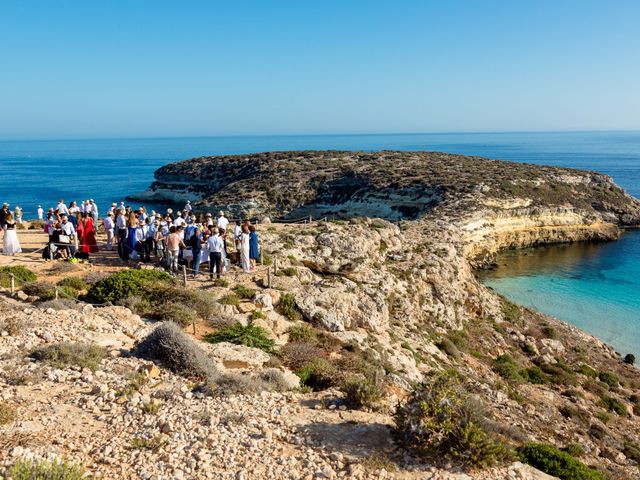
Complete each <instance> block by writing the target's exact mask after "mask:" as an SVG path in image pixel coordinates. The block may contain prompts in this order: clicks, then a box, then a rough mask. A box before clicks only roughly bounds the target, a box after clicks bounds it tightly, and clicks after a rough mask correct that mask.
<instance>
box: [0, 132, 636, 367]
mask: <svg viewBox="0 0 640 480" xmlns="http://www.w3.org/2000/svg"><path fill="white" fill-rule="evenodd" d="M301 149H337V150H381V149H388V150H431V151H444V152H450V153H461V154H468V155H480V156H486V157H491V158H496V159H501V160H512V161H517V162H527V163H536V164H547V165H554V166H563V167H573V168H582V169H591V170H598V171H601V172H604V173H607V174H609V175H611V176H612V177H613V179H614V180H615V181H616V182H617V183H618V184H619V185H620V186H622V187H623V188H625V189H626V190H627V191H628V192H629V193H631V194H632V195H634V196H636V197H640V132H561V133H474V134H469V133H449V134H393V135H316V136H312V135H308V136H304V135H300V136H251V137H249V136H247V137H208V138H156V139H107V140H56V141H3V142H0V171H1V172H2V174H1V175H0V197H1V198H0V201H6V202H10V203H11V205H12V206H15V205H20V206H21V207H22V208H23V210H24V212H25V216H26V217H33V216H34V215H35V210H36V208H37V205H38V204H42V205H43V207H50V206H54V205H55V203H56V201H57V199H58V198H60V197H64V198H65V199H66V200H81V199H87V198H93V199H94V200H96V202H97V203H98V205H99V207H100V209H101V211H102V212H104V211H105V209H106V208H107V207H108V205H110V204H111V202H114V201H120V200H124V197H126V196H127V195H129V194H132V193H137V192H140V191H142V190H144V189H145V188H146V187H147V186H149V184H150V183H151V182H152V181H153V172H154V170H155V169H156V168H158V167H160V166H162V165H164V164H166V163H169V162H173V161H176V160H182V159H187V158H191V157H195V156H200V155H221V154H234V153H252V152H260V151H267V150H301ZM146 206H147V207H150V208H154V207H156V206H155V205H149V204H147V205H146ZM501 263H502V264H503V266H501V267H500V268H498V269H497V270H496V271H494V272H491V273H490V274H488V276H487V278H486V282H487V283H488V284H489V285H491V286H492V287H494V288H495V289H496V290H498V291H500V292H501V293H503V294H504V295H506V296H507V297H509V298H511V299H513V300H515V301H517V302H519V303H522V304H526V305H530V306H532V307H535V308H537V309H539V310H541V311H543V312H545V313H548V314H551V315H554V316H557V317H559V318H561V319H564V320H567V321H570V322H572V323H574V324H576V325H577V326H579V327H581V328H583V329H585V330H587V331H589V332H591V333H593V334H595V335H597V336H599V337H600V338H602V339H603V340H605V341H607V342H610V343H611V344H612V345H614V346H615V347H616V348H617V349H619V350H620V352H621V353H628V352H633V353H635V354H636V356H638V357H640V284H639V283H638V282H639V280H638V278H640V231H632V232H629V233H627V234H626V235H625V236H624V237H623V238H622V239H621V240H620V241H618V242H612V243H607V244H603V245H570V246H560V247H550V248H547V249H541V250H537V251H531V252H528V253H526V254H524V255H516V256H512V257H503V258H502V260H501ZM505 265H506V266H505Z"/></svg>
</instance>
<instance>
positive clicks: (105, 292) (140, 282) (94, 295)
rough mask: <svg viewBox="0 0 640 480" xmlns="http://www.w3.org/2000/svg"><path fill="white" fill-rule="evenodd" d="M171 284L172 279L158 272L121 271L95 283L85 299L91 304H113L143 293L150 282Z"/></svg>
mask: <svg viewBox="0 0 640 480" xmlns="http://www.w3.org/2000/svg"><path fill="white" fill-rule="evenodd" d="M157 281H164V282H172V277H171V276H170V275H169V274H168V273H166V272H162V271H158V270H133V269H129V270H122V271H120V272H117V273H114V274H113V275H110V276H109V277H107V278H105V279H104V280H100V281H99V282H97V283H95V284H94V285H92V286H91V288H90V289H89V292H88V294H87V298H88V300H89V301H90V302H92V303H107V302H111V303H115V302H117V301H119V300H124V299H126V298H129V297H133V296H134V295H139V294H141V293H142V292H143V290H144V287H145V286H146V285H148V284H149V283H151V282H157Z"/></svg>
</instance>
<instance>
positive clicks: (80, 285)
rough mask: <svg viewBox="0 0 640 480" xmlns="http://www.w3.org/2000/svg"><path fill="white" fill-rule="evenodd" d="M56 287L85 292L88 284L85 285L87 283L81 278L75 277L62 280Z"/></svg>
mask: <svg viewBox="0 0 640 480" xmlns="http://www.w3.org/2000/svg"><path fill="white" fill-rule="evenodd" d="M57 285H58V286H59V287H69V288H72V289H74V290H79V291H81V290H87V289H88V288H89V284H87V282H85V281H84V280H83V279H82V278H80V277H76V276H71V277H66V278H63V279H62V280H60V281H59V282H58V283H57Z"/></svg>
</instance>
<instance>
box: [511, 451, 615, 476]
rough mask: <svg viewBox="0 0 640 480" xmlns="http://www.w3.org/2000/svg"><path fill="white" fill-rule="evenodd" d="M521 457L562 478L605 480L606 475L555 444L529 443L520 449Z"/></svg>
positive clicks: (526, 461)
mask: <svg viewBox="0 0 640 480" xmlns="http://www.w3.org/2000/svg"><path fill="white" fill-rule="evenodd" d="M518 453H519V455H520V459H521V460H522V461H523V462H525V463H528V464H530V465H532V466H534V467H536V468H537V469H539V470H542V471H543V472H545V473H548V474H549V475H553V476H555V477H558V478H560V479H561V480H605V477H604V476H603V475H602V474H601V473H600V472H598V471H597V470H594V469H593V468H590V467H588V466H586V465H585V464H584V463H582V462H581V461H579V460H577V459H576V458H574V457H572V456H571V455H570V454H569V453H567V452H563V451H562V450H559V449H558V448H556V447H554V446H553V445H549V444H545V443H528V444H526V445H524V446H522V447H520V448H519V449H518Z"/></svg>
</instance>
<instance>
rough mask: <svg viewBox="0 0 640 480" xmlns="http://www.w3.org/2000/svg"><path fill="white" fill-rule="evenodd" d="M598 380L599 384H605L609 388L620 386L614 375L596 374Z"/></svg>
mask: <svg viewBox="0 0 640 480" xmlns="http://www.w3.org/2000/svg"><path fill="white" fill-rule="evenodd" d="M598 378H599V379H600V381H601V382H604V383H606V384H607V385H608V386H609V388H618V386H620V380H618V376H617V375H616V374H615V373H611V372H598Z"/></svg>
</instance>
